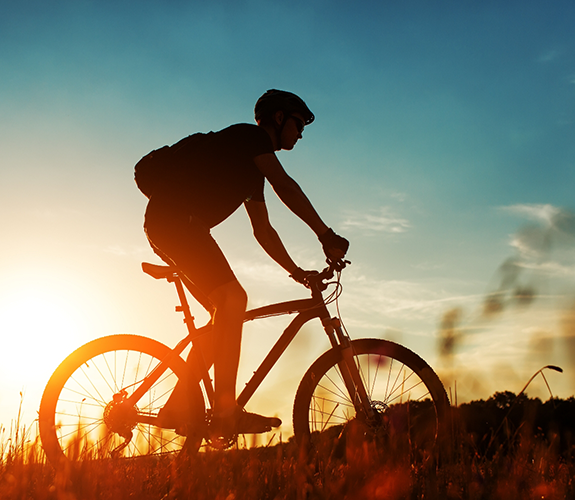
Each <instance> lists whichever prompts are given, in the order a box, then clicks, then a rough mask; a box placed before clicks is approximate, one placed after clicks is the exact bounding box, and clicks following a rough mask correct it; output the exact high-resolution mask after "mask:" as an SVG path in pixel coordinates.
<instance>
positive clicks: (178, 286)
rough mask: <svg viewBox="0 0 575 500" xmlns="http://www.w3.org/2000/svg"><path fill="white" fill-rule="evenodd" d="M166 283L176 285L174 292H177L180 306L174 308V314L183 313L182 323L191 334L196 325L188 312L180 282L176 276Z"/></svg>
mask: <svg viewBox="0 0 575 500" xmlns="http://www.w3.org/2000/svg"><path fill="white" fill-rule="evenodd" d="M168 281H172V282H173V283H174V285H176V291H177V292H178V298H179V299H180V305H179V306H176V312H181V313H184V323H185V324H186V326H187V327H188V332H189V333H190V334H191V333H192V332H193V331H194V330H196V325H195V324H194V317H193V316H192V313H191V312H190V305H189V303H188V299H187V297H186V292H185V291H184V287H183V286H182V280H181V279H180V278H179V276H177V275H173V276H172V277H171V278H169V279H168Z"/></svg>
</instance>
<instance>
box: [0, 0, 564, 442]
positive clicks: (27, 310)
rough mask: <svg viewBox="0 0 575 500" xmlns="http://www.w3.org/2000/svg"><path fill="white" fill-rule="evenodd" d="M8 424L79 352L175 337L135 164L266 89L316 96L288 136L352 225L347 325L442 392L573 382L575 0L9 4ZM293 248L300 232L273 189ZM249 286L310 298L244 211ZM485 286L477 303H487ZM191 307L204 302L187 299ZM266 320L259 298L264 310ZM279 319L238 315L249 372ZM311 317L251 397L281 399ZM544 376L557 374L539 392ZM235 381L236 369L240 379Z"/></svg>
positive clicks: (271, 408)
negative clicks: (264, 245)
mask: <svg viewBox="0 0 575 500" xmlns="http://www.w3.org/2000/svg"><path fill="white" fill-rule="evenodd" d="M0 7H1V12H2V15H1V16H0V117H1V119H0V214H1V215H0V231H1V234H2V245H1V246H0V332H1V337H0V341H1V342H2V354H3V355H2V363H0V424H1V425H2V426H4V428H7V429H9V428H10V425H14V422H15V420H16V418H17V416H18V411H19V409H20V405H22V406H21V420H20V423H21V424H22V423H23V424H25V425H27V426H32V427H33V426H34V420H35V419H36V417H37V414H36V411H37V409H38V406H39V401H40V397H41V394H42V391H43V388H44V386H45V384H46V382H47V380H48V378H49V376H50V374H51V373H52V371H53V370H54V369H55V368H56V367H57V365H58V364H59V363H60V361H61V360H62V359H63V358H64V357H65V356H66V355H67V354H68V353H70V352H71V351H72V350H73V349H75V348H76V347H78V346H80V345H82V344H83V343H85V342H87V341H89V340H91V339H93V338H97V337H100V336H103V335H109V334H114V333H138V334H141V335H144V336H150V337H153V338H156V339H158V340H160V341H162V342H164V343H165V344H167V345H169V346H174V345H175V344H176V343H177V342H178V340H179V339H180V338H182V337H183V336H184V334H185V331H184V326H183V324H182V319H181V318H180V317H178V315H177V314H175V313H174V309H173V308H174V305H175V299H176V296H175V291H174V290H172V289H171V285H169V284H167V283H166V282H158V281H155V280H153V279H152V278H150V277H149V276H147V275H144V274H143V273H142V272H141V270H140V264H141V262H143V261H149V262H155V263H159V260H158V258H157V257H155V255H154V254H153V252H152V251H151V249H150V248H149V245H148V243H147V241H146V238H145V236H144V233H143V231H142V222H143V213H144V210H145V206H146V199H145V197H144V196H143V195H142V194H141V193H140V192H139V191H138V190H137V188H136V186H135V184H134V181H133V166H134V164H135V163H136V162H137V161H138V160H139V159H140V158H141V157H142V156H144V155H145V154H147V153H148V152H149V151H151V150H152V149H157V148H158V147H161V146H163V145H164V144H172V143H175V142H177V141H178V140H179V139H181V138H182V137H184V136H187V135H189V134H191V133H194V132H197V131H203V132H206V131H210V130H219V129H222V128H224V127H226V126H228V125H230V124H232V123H238V122H248V123H253V106H254V104H255V101H256V100H257V98H258V97H259V96H260V95H261V94H262V93H263V92H265V91H266V90H267V89H269V88H279V89H284V90H290V91H292V92H295V93H297V94H299V95H300V96H301V97H302V98H303V99H304V100H305V101H306V102H307V104H308V105H309V107H310V108H311V109H312V111H313V112H314V114H315V115H316V120H315V122H314V123H313V124H312V125H311V126H309V127H306V129H305V131H304V134H303V135H304V138H303V140H301V141H300V142H299V143H298V145H297V146H296V148H295V149H294V150H293V151H291V152H280V153H279V154H278V157H279V158H280V161H281V162H282V164H283V165H284V167H285V168H286V170H287V171H288V172H289V173H290V175H292V177H294V178H295V179H296V180H297V181H298V183H299V184H300V185H301V186H302V188H303V189H304V191H305V192H306V194H307V195H308V197H309V198H310V199H311V201H312V203H313V204H314V206H315V208H316V209H317V211H318V212H319V213H320V215H321V217H322V218H323V219H324V221H325V222H326V223H327V224H328V225H329V226H331V227H333V228H334V230H335V231H336V232H338V233H339V234H342V235H343V236H345V237H346V238H348V239H349V240H350V242H351V246H350V251H349V254H348V257H349V260H350V261H351V262H352V264H351V266H349V267H348V269H346V270H345V272H344V274H343V276H342V284H343V287H344V288H343V289H344V292H343V295H342V297H341V298H340V301H339V312H336V311H335V309H334V311H333V314H339V315H341V318H342V319H343V321H344V324H345V325H346V327H347V329H348V330H349V332H350V335H351V336H352V337H353V338H360V337H377V338H388V339H391V340H395V341H398V342H401V343H403V344H404V345H406V346H407V347H409V348H410V349H412V350H414V351H415V352H417V353H418V354H420V355H421V356H422V357H423V358H424V359H426V360H427V361H428V362H429V363H430V364H431V365H432V366H433V367H434V369H435V370H436V371H437V373H438V374H439V375H440V377H441V378H442V380H443V382H444V384H445V386H446V388H447V390H448V394H450V396H451V398H452V400H453V402H458V403H461V402H464V401H469V400H471V399H478V398H487V397H489V396H490V395H491V394H493V393H494V392H495V391H504V390H510V391H513V392H515V393H517V392H519V391H520V390H521V389H522V388H523V386H524V385H525V384H526V383H527V381H528V380H529V378H530V377H531V376H532V375H533V374H534V373H536V372H537V371H538V370H539V369H541V368H543V367H544V366H547V365H550V364H552V365H558V366H561V367H562V368H563V369H564V373H562V374H560V373H556V372H553V371H550V370H544V371H543V372H542V373H543V374H544V375H545V380H543V377H542V376H540V375H539V376H537V377H536V378H535V379H534V381H533V382H532V383H531V384H530V386H529V387H528V394H529V395H533V396H537V397H541V398H543V399H547V398H548V397H549V389H551V391H552V394H553V395H555V396H559V397H569V396H571V395H573V393H574V390H575V389H574V388H575V363H574V361H573V359H575V253H574V250H575V216H574V215H573V214H574V212H573V211H574V210H575V200H574V196H573V192H574V184H575V182H574V181H575V169H574V168H573V167H574V166H575V165H574V164H575V140H574V138H575V134H574V132H575V31H574V30H573V26H574V25H575V4H574V3H573V2H572V1H570V0H554V1H553V2H543V1H533V0H521V1H520V0H509V1H506V2H500V1H489V0H487V1H481V2H479V1H473V0H466V1H447V0H438V1H434V2H428V1H423V0H406V1H403V2H390V1H377V2H375V1H373V2H371V1H357V2H353V3H352V2H343V1H339V0H332V1H327V0H306V1H300V0H295V1H291V2H281V1H270V0H267V1H264V0H246V1H242V0H240V1H233V2H232V1H218V0H214V1H212V2H199V1H187V2H182V1H175V0H170V1H164V2H159V1H153V0H145V1H138V2H134V1H127V0H125V1H122V0H120V1H118V0H115V1H114V2H110V1H106V0H99V1H83V0H74V1H55V2H40V1H28V0H22V1H20V2H6V1H2V2H1V3H0ZM266 199H267V201H268V206H269V211H270V217H271V221H272V224H273V225H274V227H276V229H277V230H278V232H279V233H280V235H281V236H282V239H283V240H284V242H285V244H286V247H287V248H288V250H289V252H290V253H291V254H292V256H293V258H294V260H295V261H296V262H297V263H298V264H299V265H300V266H301V267H303V268H308V269H313V268H321V267H322V265H323V260H322V252H321V247H320V245H319V244H318V242H317V239H316V238H315V236H314V235H313V234H312V233H311V231H310V230H309V229H308V228H307V227H306V226H305V225H304V224H303V223H302V222H301V221H299V220H298V219H297V218H296V217H295V216H294V215H293V214H291V213H290V212H289V210H288V209H287V208H286V207H284V206H283V205H282V204H281V202H279V201H278V200H277V198H276V197H275V195H274V193H273V191H272V190H271V189H270V188H269V186H268V187H267V188H266ZM213 233H214V236H215V238H216V239H217V241H218V242H219V243H220V245H221V246H222V248H223V250H224V252H225V253H226V255H227V256H228V258H229V260H230V262H231V264H232V267H233V268H234V270H235V272H236V274H237V276H238V278H239V280H240V282H241V283H242V284H243V285H244V287H245V288H246V290H247V292H248V294H249V297H250V307H252V306H259V305H263V304H265V303H266V302H269V301H280V300H290V299H294V298H302V297H305V295H306V292H305V290H304V289H303V288H301V287H300V286H298V285H297V284H295V283H293V282H292V281H291V280H290V279H289V278H288V277H287V275H286V273H285V272H284V271H283V270H281V269H280V268H278V267H277V266H276V265H275V264H274V263H273V262H271V261H270V260H269V258H267V257H266V255H265V254H264V253H263V251H262V250H260V249H259V247H258V245H257V243H255V240H254V239H253V237H252V236H251V230H250V226H249V222H248V220H247V216H246V214H245V211H244V210H243V209H240V210H238V212H237V213H235V214H234V215H233V216H232V217H231V218H230V219H229V220H228V221H226V222H224V223H223V224H222V225H220V226H218V227H217V228H215V229H214V231H213ZM486 303H487V304H488V307H486V305H485V304H486ZM195 314H196V318H197V322H198V324H201V323H203V322H204V321H205V320H206V316H205V313H202V311H201V310H199V309H198V308H196V309H195ZM266 321H267V320H266ZM285 323H286V321H285V318H281V319H279V320H271V321H270V322H268V323H266V322H262V323H261V324H255V323H254V324H249V325H248V326H246V329H245V335H244V344H243V352H242V365H241V367H240V380H246V377H247V376H248V375H249V374H250V373H251V372H252V371H253V370H254V369H255V366H256V364H257V362H258V360H261V359H262V358H263V356H264V354H265V352H266V349H269V347H270V346H271V345H272V343H273V341H274V340H275V339H276V338H277V336H278V335H279V333H280V331H281V326H282V325H284V324H285ZM324 337H325V335H324V334H323V332H322V330H321V328H320V327H319V325H309V326H306V327H305V329H304V331H303V332H302V335H301V338H300V337H298V338H297V339H296V341H295V344H294V346H293V347H292V348H291V350H288V352H287V353H286V355H285V359H282V360H281V361H280V363H279V364H278V366H277V367H276V368H275V369H274V370H273V371H272V372H271V373H270V377H269V380H267V381H266V382H265V383H264V385H263V386H262V388H261V393H260V394H259V395H258V396H257V397H255V398H254V400H253V401H252V402H250V404H249V406H248V409H249V410H250V411H261V412H262V413H265V412H266V411H267V412H271V413H273V414H278V415H280V416H281V418H282V419H283V420H284V421H285V422H286V423H287V424H286V427H285V430H284V431H282V432H285V433H286V434H289V433H290V428H289V422H290V421H291V416H290V411H291V405H292V401H293V395H294V393H295V389H296V387H297V383H298V382H299V380H300V379H301V376H302V375H303V373H304V372H305V370H306V369H307V367H308V366H309V364H310V363H311V362H312V361H313V360H314V359H316V358H317V357H318V356H319V355H320V354H321V353H322V352H323V351H324V350H325V349H326V348H327V341H326V339H325V338H324ZM545 382H548V384H549V389H548V388H547V386H546V384H545ZM242 384H243V382H240V386H241V385H242Z"/></svg>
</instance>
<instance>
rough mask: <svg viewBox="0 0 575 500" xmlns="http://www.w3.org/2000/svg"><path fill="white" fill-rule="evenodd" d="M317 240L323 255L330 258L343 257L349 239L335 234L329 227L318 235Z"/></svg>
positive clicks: (337, 258)
mask: <svg viewBox="0 0 575 500" xmlns="http://www.w3.org/2000/svg"><path fill="white" fill-rule="evenodd" d="M319 241H320V242H321V244H322V246H323V252H324V253H325V256H326V257H327V258H328V259H330V260H339V259H343V258H344V257H345V254H346V252H347V249H348V248H349V241H347V240H346V239H345V238H342V237H341V236H339V235H337V234H335V233H334V232H333V229H331V228H330V229H328V230H327V231H326V232H325V233H323V234H322V235H321V236H319Z"/></svg>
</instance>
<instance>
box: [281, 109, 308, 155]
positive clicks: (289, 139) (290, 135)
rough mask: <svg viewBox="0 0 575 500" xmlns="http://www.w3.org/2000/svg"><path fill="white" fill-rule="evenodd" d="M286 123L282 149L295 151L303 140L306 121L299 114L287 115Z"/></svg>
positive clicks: (283, 131)
mask: <svg viewBox="0 0 575 500" xmlns="http://www.w3.org/2000/svg"><path fill="white" fill-rule="evenodd" d="M285 120H286V123H285V125H284V127H283V130H282V137H281V139H282V149H286V150H290V149H293V147H294V146H295V144H296V142H297V141H298V139H301V138H302V132H303V129H304V126H305V120H304V118H303V116H301V115H300V114H299V113H293V114H291V115H287V116H286V118H285Z"/></svg>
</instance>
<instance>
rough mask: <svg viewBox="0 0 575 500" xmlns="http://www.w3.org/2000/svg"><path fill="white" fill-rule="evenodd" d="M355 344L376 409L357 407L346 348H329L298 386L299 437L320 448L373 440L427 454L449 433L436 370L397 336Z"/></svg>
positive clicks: (296, 419) (296, 428)
mask: <svg viewBox="0 0 575 500" xmlns="http://www.w3.org/2000/svg"><path fill="white" fill-rule="evenodd" d="M351 346H352V349H353V353H354V354H353V359H354V360H355V364H356V365H357V367H358V370H359V373H360V376H361V378H362V380H363V383H364V386H365V389H366V391H367V395H368V397H369V400H370V405H371V409H372V410H373V412H372V413H373V414H372V415H371V416H367V415H364V414H363V412H361V411H360V412H359V413H358V412H357V411H356V408H355V407H354V404H353V399H354V398H353V397H351V396H350V394H349V391H348V390H347V388H346V386H345V384H344V378H343V376H342V373H341V370H340V366H343V364H342V363H343V355H342V350H341V348H334V349H331V350H329V351H328V352H326V353H325V354H323V355H322V356H321V357H320V358H318V359H317V361H315V362H314V364H313V365H312V366H311V367H310V369H309V370H308V371H307V373H306V374H305V375H304V378H303V379H302V381H301V383H300V386H299V388H298V391H297V394H296V398H295V402H294V411H293V424H294V433H295V437H296V440H297V441H298V443H300V444H302V443H307V444H311V446H312V447H314V448H315V449H316V450H318V451H319V450H320V449H322V448H325V447H329V448H330V450H331V449H333V447H334V446H335V445H337V446H339V445H341V444H342V442H343V444H344V445H346V446H348V445H354V444H355V445H360V446H361V445H363V443H364V442H365V441H366V440H369V441H370V442H372V443H375V444H376V445H381V446H382V447H384V448H385V449H386V450H388V451H391V450H392V449H393V450H395V451H401V450H404V451H407V452H409V453H410V455H411V456H414V455H416V456H425V455H426V454H427V455H428V452H430V451H431V450H432V449H433V448H434V446H435V445H436V442H437V440H438V438H441V439H444V437H445V436H446V435H447V434H446V432H445V431H446V430H447V429H446V427H447V420H448V412H449V400H448V398H447V395H446V393H445V389H444V388H443V384H442V383H441V381H440V380H439V378H438V377H437V375H436V374H435V373H434V371H433V370H432V369H431V367H430V366H429V365H428V364H427V363H426V362H425V361H424V360H423V359H421V358H420V357H419V356H417V354H415V353H413V352H412V351H410V350H409V349H407V348H405V347H403V346H401V345H399V344H396V343H394V342H390V341H387V340H379V339H359V340H354V341H352V342H351ZM351 441H354V442H351ZM330 450H328V453H331V451H330Z"/></svg>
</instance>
